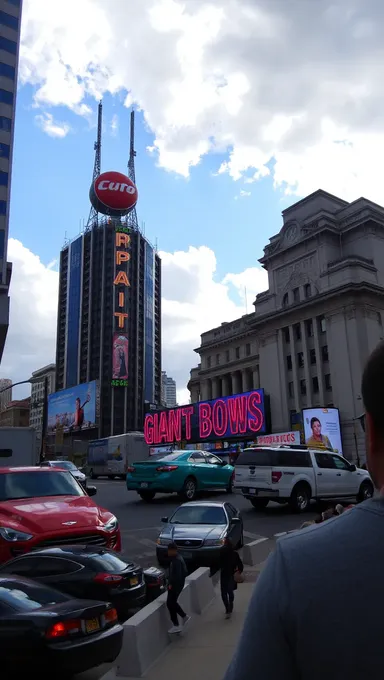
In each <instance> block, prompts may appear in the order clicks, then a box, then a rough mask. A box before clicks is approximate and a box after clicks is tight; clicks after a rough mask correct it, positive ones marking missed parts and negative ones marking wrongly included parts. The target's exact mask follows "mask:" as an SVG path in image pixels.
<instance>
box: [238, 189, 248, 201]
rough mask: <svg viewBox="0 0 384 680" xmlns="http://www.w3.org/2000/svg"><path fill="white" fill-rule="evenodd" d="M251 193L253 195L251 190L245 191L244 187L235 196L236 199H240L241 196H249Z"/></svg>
mask: <svg viewBox="0 0 384 680" xmlns="http://www.w3.org/2000/svg"><path fill="white" fill-rule="evenodd" d="M250 195H251V192H250V191H244V189H240V193H239V194H238V196H235V201H238V200H239V198H249V196H250Z"/></svg>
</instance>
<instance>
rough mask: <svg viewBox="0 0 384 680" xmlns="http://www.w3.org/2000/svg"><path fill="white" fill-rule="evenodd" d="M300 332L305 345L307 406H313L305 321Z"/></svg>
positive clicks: (301, 323) (302, 322)
mask: <svg viewBox="0 0 384 680" xmlns="http://www.w3.org/2000/svg"><path fill="white" fill-rule="evenodd" d="M300 330H301V342H302V345H303V354H304V375H305V382H306V385H307V395H306V397H307V406H311V404H312V379H311V374H310V372H309V353H308V342H307V334H306V330H307V329H306V326H305V323H304V321H300Z"/></svg>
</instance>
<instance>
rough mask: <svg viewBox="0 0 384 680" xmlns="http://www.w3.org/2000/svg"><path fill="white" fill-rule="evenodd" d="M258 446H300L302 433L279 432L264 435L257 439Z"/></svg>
mask: <svg viewBox="0 0 384 680" xmlns="http://www.w3.org/2000/svg"><path fill="white" fill-rule="evenodd" d="M256 442H257V445H258V446H276V445H278V446H282V445H284V444H290V445H293V444H300V432H277V433H276V434H264V435H262V436H261V437H257V439H256Z"/></svg>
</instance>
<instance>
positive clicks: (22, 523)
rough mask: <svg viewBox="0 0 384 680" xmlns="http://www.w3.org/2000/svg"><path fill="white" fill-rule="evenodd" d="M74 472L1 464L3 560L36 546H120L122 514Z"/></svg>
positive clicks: (0, 557)
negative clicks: (104, 504)
mask: <svg viewBox="0 0 384 680" xmlns="http://www.w3.org/2000/svg"><path fill="white" fill-rule="evenodd" d="M95 493H96V487H94V486H93V487H92V486H91V487H88V489H87V492H85V491H84V489H83V488H82V487H81V486H80V484H78V482H77V481H76V480H75V479H74V477H73V475H72V474H71V473H70V472H68V471H65V470H57V469H55V468H37V467H25V468H0V564H2V563H4V562H7V560H10V559H12V558H13V557H17V555H21V554H23V553H25V552H29V551H31V550H34V549H35V548H47V547H49V546H52V545H74V544H81V545H97V546H105V547H106V548H109V549H110V550H116V551H120V550H121V536H120V529H119V525H118V522H117V519H116V517H115V516H114V515H112V513H110V512H109V511H108V510H105V509H104V508H99V507H98V506H97V505H96V503H95V502H94V501H93V500H92V499H91V498H90V496H94V495H95Z"/></svg>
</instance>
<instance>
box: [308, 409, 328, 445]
mask: <svg viewBox="0 0 384 680" xmlns="http://www.w3.org/2000/svg"><path fill="white" fill-rule="evenodd" d="M310 425H311V430H312V434H311V436H310V437H309V438H308V439H307V440H306V442H305V443H306V445H307V446H309V447H310V448H312V449H316V448H319V447H321V448H323V447H324V448H325V449H330V450H331V451H333V447H332V444H331V442H330V441H329V439H328V437H327V436H326V435H325V434H321V422H320V420H319V419H318V418H317V417H316V416H313V418H311V423H310Z"/></svg>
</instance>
